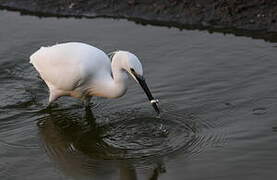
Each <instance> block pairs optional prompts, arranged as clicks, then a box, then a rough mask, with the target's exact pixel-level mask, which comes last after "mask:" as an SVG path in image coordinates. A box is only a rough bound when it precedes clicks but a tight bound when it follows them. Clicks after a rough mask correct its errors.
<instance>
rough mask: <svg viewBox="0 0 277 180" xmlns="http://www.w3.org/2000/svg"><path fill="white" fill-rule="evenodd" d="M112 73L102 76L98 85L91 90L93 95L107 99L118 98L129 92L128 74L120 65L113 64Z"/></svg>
mask: <svg viewBox="0 0 277 180" xmlns="http://www.w3.org/2000/svg"><path fill="white" fill-rule="evenodd" d="M111 71H112V72H111V73H109V74H105V75H104V74H103V75H100V78H99V80H98V81H97V83H96V84H97V85H96V86H95V87H93V88H92V89H91V90H92V92H91V95H94V96H102V97H107V98H118V97H121V96H122V95H124V94H125V92H126V90H127V79H128V74H127V72H126V71H125V70H124V69H123V68H122V66H120V64H117V63H112V64H111Z"/></svg>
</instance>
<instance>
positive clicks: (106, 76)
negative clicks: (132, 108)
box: [30, 42, 157, 111]
mask: <svg viewBox="0 0 277 180" xmlns="http://www.w3.org/2000/svg"><path fill="white" fill-rule="evenodd" d="M30 63H31V64H33V66H34V67H35V69H36V70H37V71H38V72H39V74H40V76H41V78H42V79H43V80H44V81H45V83H46V84H47V86H48V88H49V93H50V95H49V104H50V103H51V102H53V101H54V100H56V99H57V98H59V97H61V96H72V97H76V98H80V99H82V100H86V102H87V104H88V102H89V100H90V98H91V96H102V97H107V98H117V97H120V96H122V95H124V93H125V92H126V90H127V86H126V80H127V78H128V74H127V73H129V74H130V75H131V76H132V77H133V78H134V79H135V80H136V81H137V82H138V83H139V84H140V85H141V86H142V88H143V89H144V90H145V92H146V94H147V96H148V98H149V100H150V101H151V100H153V97H152V95H151V93H150V91H149V89H148V87H147V85H146V83H145V81H144V79H143V77H142V75H143V70H142V65H141V63H140V61H139V59H138V58H137V57H136V56H135V55H134V54H132V53H130V52H127V51H116V52H114V53H113V56H112V62H111V60H110V58H109V57H108V56H107V55H106V54H105V53H104V52H103V51H102V50H100V49H98V48H95V47H93V46H91V45H88V44H85V43H79V42H70V43H63V44H57V45H54V46H50V47H41V48H40V49H39V50H37V51H36V52H35V53H34V54H32V55H31V56H30ZM156 104H157V103H155V102H154V103H152V105H153V106H157V105H156ZM154 108H155V107H154ZM155 109H156V108H155ZM156 111H157V110H156Z"/></svg>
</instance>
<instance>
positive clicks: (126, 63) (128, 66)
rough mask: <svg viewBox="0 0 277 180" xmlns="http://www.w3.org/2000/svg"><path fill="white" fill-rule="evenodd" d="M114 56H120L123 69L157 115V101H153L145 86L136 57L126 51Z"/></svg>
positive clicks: (141, 70) (140, 66) (139, 63)
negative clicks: (141, 90) (145, 96)
mask: <svg viewBox="0 0 277 180" xmlns="http://www.w3.org/2000/svg"><path fill="white" fill-rule="evenodd" d="M115 56H118V57H119V56H120V59H122V61H121V62H122V67H123V69H124V70H125V71H127V72H128V73H129V74H130V75H131V76H132V77H133V79H134V80H135V81H136V82H137V83H138V84H139V85H140V86H141V87H142V89H143V90H144V92H145V94H146V95H147V97H148V99H149V101H150V103H151V104H152V106H153V108H154V109H155V111H156V112H157V113H158V114H159V113H160V110H159V108H158V100H157V99H154V97H153V96H152V93H151V91H150V90H149V88H148V86H147V84H146V81H145V79H144V77H143V69H142V65H141V62H140V61H139V59H138V57H137V56H136V55H134V54H132V53H130V52H127V51H118V52H117V53H116V54H115Z"/></svg>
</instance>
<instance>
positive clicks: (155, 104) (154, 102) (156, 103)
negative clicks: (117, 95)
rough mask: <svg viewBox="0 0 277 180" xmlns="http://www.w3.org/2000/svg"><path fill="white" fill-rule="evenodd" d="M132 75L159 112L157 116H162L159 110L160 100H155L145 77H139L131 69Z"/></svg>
mask: <svg viewBox="0 0 277 180" xmlns="http://www.w3.org/2000/svg"><path fill="white" fill-rule="evenodd" d="M131 72H132V74H133V75H134V76H135V77H136V79H137V80H138V82H139V84H140V86H141V87H142V89H143V90H144V92H145V94H146V95H147V97H148V99H149V101H150V102H151V104H152V106H153V108H154V109H155V111H156V112H157V114H160V110H159V108H158V100H156V99H154V97H153V96H152V94H151V92H150V90H149V88H148V86H147V84H146V82H145V79H144V77H143V76H140V75H138V74H137V73H136V72H135V71H134V70H132V69H131Z"/></svg>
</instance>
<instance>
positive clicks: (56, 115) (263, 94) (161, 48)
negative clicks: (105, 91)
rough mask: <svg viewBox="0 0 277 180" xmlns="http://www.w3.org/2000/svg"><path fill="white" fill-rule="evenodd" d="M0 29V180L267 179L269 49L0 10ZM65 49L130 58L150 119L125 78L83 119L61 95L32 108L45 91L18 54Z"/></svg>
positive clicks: (276, 151)
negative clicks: (153, 100)
mask: <svg viewBox="0 0 277 180" xmlns="http://www.w3.org/2000/svg"><path fill="white" fill-rule="evenodd" d="M0 24H1V26H0V72H1V73H0V84H1V86H0V158H1V160H0V179H1V180H17V179H18V180H19V179H20V180H22V179H26V180H29V179H36V180H46V179H47V180H48V179H51V180H60V179H77V180H83V179H96V180H97V179H101V180H102V179H103V180H109V179H124V180H127V179H148V180H154V179H160V180H172V179H174V180H184V179H188V180H199V179H203V180H208V179H210V180H215V179H220V180H222V179H228V180H229V179H230V180H232V179H241V180H245V179H252V180H253V179H257V180H259V179H267V180H269V179H272V180H273V179H276V170H277V51H276V50H277V49H276V44H274V43H269V42H265V41H263V40H255V39H251V38H244V37H235V36H233V35H223V34H219V33H214V34H209V33H208V32H204V31H188V30H184V31H179V30H178V29H175V28H171V29H169V28H165V27H154V26H142V25H137V24H134V23H132V22H128V21H126V20H111V19H101V18H100V19H74V18H70V19H65V18H60V19H57V18H38V17H32V16H20V15H19V14H18V13H15V12H7V11H0ZM66 41H81V42H87V43H89V44H92V45H94V46H96V47H99V48H100V49H103V50H104V51H105V52H110V51H113V50H115V49H122V50H128V51H131V52H133V53H135V54H136V55H137V56H138V57H139V58H140V59H141V61H142V63H143V66H144V72H145V76H146V79H147V81H148V84H149V86H150V88H151V90H152V92H153V94H154V96H156V97H158V98H159V99H160V101H161V109H162V111H163V112H162V114H161V116H160V117H156V116H155V113H154V111H153V109H152V107H151V105H150V104H149V103H148V102H147V98H146V96H145V94H144V93H143V91H142V90H141V89H140V87H139V86H138V85H137V84H136V83H135V82H134V81H132V80H130V82H129V90H128V92H127V94H126V95H125V96H124V97H122V98H120V99H116V100H114V99H112V100H110V99H104V98H93V104H92V106H93V108H92V112H90V111H85V109H84V108H83V106H82V104H81V102H80V101H78V100H76V99H73V98H69V97H64V98H61V99H59V100H58V101H57V103H56V104H55V107H54V108H53V109H52V110H50V111H41V110H42V109H43V108H44V107H45V105H46V103H47V97H48V90H47V88H46V86H45V84H44V83H43V82H42V81H41V80H40V78H39V77H38V76H37V73H36V72H35V70H34V69H33V67H32V66H31V65H30V64H29V63H28V61H29V60H28V57H29V55H30V54H32V53H33V52H34V51H35V50H37V49H38V48H39V47H40V46H46V45H53V44H55V43H60V42H66ZM161 124H162V125H163V126H164V127H166V128H167V131H168V133H167V134H165V133H162V132H161V131H160V130H159V127H160V126H161Z"/></svg>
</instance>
